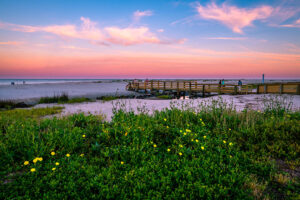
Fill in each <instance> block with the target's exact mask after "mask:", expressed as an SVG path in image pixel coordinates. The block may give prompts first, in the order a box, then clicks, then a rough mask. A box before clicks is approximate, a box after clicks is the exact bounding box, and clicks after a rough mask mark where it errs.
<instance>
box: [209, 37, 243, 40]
mask: <svg viewBox="0 0 300 200" xmlns="http://www.w3.org/2000/svg"><path fill="white" fill-rule="evenodd" d="M205 39H208V40H246V39H248V38H247V37H208V38H205Z"/></svg>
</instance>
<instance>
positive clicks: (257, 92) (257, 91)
mask: <svg viewBox="0 0 300 200" xmlns="http://www.w3.org/2000/svg"><path fill="white" fill-rule="evenodd" d="M256 87H257V88H256V94H259V85H257V86H256Z"/></svg>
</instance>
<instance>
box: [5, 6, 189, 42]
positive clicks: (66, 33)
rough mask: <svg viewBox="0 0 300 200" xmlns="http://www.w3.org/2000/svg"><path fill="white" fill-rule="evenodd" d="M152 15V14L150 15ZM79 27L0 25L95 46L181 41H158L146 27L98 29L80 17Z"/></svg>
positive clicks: (140, 13)
mask: <svg viewBox="0 0 300 200" xmlns="http://www.w3.org/2000/svg"><path fill="white" fill-rule="evenodd" d="M136 13H137V14H136V16H139V17H141V16H149V15H150V13H149V12H148V11H144V12H140V11H137V12H136ZM151 14H152V13H151ZM80 20H81V26H76V25H50V26H25V25H18V24H9V23H0V28H2V29H7V30H12V31H20V32H27V33H32V32H47V33H52V34H54V35H58V36H60V37H63V38H75V39H82V40H88V41H89V42H90V43H92V44H97V45H109V44H118V45H125V46H128V45H135V44H144V43H148V44H149V43H150V44H151V43H152V44H170V43H180V42H181V43H182V41H183V40H182V39H181V40H162V39H159V38H158V37H157V36H156V35H155V34H154V33H152V32H151V31H150V29H149V28H148V27H145V26H140V27H127V28H120V27H115V26H112V27H104V28H99V27H98V26H97V23H96V22H93V21H91V20H90V19H89V18H85V17H81V18H80Z"/></svg>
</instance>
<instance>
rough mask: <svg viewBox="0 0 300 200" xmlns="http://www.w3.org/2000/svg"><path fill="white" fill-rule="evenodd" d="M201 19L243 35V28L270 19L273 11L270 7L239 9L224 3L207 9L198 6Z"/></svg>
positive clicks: (212, 5) (208, 6)
mask: <svg viewBox="0 0 300 200" xmlns="http://www.w3.org/2000/svg"><path fill="white" fill-rule="evenodd" d="M197 11H198V13H199V15H200V17H202V18H204V19H211V20H216V21H219V22H221V23H223V24H224V25H225V26H227V27H229V28H230V29H232V31H233V32H236V33H243V30H242V29H243V28H244V27H247V26H251V25H252V22H253V21H255V20H262V19H266V18H268V17H269V16H270V15H271V14H272V11H273V8H272V7H270V6H260V7H257V8H253V9H244V8H238V7H236V6H230V5H227V4H226V3H223V4H222V5H221V6H218V5H216V4H215V3H211V4H207V5H206V7H204V6H201V5H200V4H199V5H198V6H197Z"/></svg>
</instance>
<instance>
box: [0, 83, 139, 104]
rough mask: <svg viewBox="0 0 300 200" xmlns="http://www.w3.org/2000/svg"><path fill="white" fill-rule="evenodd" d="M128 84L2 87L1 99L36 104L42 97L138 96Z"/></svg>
mask: <svg viewBox="0 0 300 200" xmlns="http://www.w3.org/2000/svg"><path fill="white" fill-rule="evenodd" d="M126 85H127V83H126V82H124V81H120V82H102V83H95V82H71V83H43V84H24V85H23V84H18V85H0V99H10V100H16V101H24V102H36V101H37V100H38V99H39V98H41V97H47V96H49V97H50V96H54V95H59V94H61V93H67V94H68V96H69V97H70V98H73V97H87V98H91V99H95V98H96V97H99V96H109V95H111V96H115V95H126V96H129V95H138V94H137V93H134V92H131V91H127V90H126V89H125V87H126Z"/></svg>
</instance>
